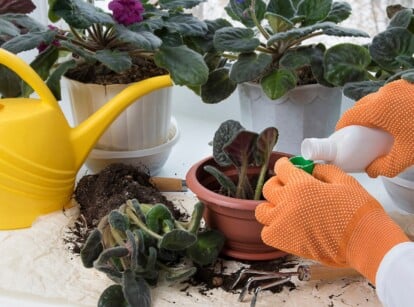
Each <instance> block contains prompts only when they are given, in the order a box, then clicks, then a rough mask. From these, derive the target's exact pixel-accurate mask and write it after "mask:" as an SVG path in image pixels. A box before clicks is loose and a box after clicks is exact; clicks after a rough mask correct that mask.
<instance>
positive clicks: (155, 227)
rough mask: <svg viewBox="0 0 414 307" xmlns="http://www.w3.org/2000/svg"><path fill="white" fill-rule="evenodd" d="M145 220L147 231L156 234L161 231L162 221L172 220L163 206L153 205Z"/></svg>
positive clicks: (169, 213) (168, 211) (169, 212)
mask: <svg viewBox="0 0 414 307" xmlns="http://www.w3.org/2000/svg"><path fill="white" fill-rule="evenodd" d="M145 218H146V220H147V226H148V228H149V229H151V230H152V231H154V232H156V233H160V232H161V230H162V222H163V221H164V220H172V219H173V217H172V214H171V211H170V210H169V209H168V208H167V206H165V205H164V204H156V205H154V206H153V207H152V208H151V210H150V211H148V213H147V214H146V216H145Z"/></svg>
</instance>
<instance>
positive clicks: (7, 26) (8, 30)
mask: <svg viewBox="0 0 414 307" xmlns="http://www.w3.org/2000/svg"><path fill="white" fill-rule="evenodd" d="M19 34H20V30H19V28H17V27H16V26H15V25H14V24H12V23H11V22H9V21H7V20H5V19H3V18H0V35H8V36H16V35H19Z"/></svg>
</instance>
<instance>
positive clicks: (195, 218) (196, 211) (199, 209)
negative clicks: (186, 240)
mask: <svg viewBox="0 0 414 307" xmlns="http://www.w3.org/2000/svg"><path fill="white" fill-rule="evenodd" d="M203 212H204V204H203V203H202V202H200V201H199V202H197V203H196V204H195V205H194V208H193V212H192V213H191V218H190V222H189V224H188V231H189V232H190V233H193V234H196V233H197V232H198V229H199V228H200V222H201V219H202V218H203Z"/></svg>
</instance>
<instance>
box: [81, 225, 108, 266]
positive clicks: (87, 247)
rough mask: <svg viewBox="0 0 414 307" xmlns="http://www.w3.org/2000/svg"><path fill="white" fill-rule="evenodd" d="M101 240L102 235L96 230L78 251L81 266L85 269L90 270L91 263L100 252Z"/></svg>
mask: <svg viewBox="0 0 414 307" xmlns="http://www.w3.org/2000/svg"><path fill="white" fill-rule="evenodd" d="M101 240H102V234H101V232H100V231H99V230H98V229H94V230H93V231H92V232H91V234H90V235H89V236H88V238H87V239H86V242H85V244H84V245H83V247H82V249H81V251H80V257H81V260H82V264H83V266H84V267H85V268H92V267H93V262H94V261H95V260H96V259H97V258H98V257H99V254H100V253H101V252H102V250H103V246H102V243H101Z"/></svg>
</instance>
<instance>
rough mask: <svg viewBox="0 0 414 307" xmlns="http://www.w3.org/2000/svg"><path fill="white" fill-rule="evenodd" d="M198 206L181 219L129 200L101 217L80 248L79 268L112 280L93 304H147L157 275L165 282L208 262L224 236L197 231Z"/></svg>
mask: <svg viewBox="0 0 414 307" xmlns="http://www.w3.org/2000/svg"><path fill="white" fill-rule="evenodd" d="M203 210H204V205H203V204H202V203H200V202H199V203H196V204H195V206H194V210H193V213H192V216H191V219H190V220H189V221H188V222H182V221H178V220H176V219H174V218H173V215H172V214H171V212H170V211H169V209H168V208H167V207H166V206H165V205H163V204H155V205H149V204H141V203H138V201H137V200H136V199H132V200H128V201H127V202H126V204H123V205H122V206H121V207H120V208H119V209H118V210H113V211H111V212H110V213H109V214H108V215H107V216H105V217H104V218H102V219H101V221H100V222H99V224H98V227H97V228H96V229H95V230H93V231H92V232H91V234H90V235H89V237H88V239H87V241H86V243H85V245H84V247H83V248H82V250H81V259H82V263H83V265H84V266H85V267H87V268H92V267H93V268H95V269H97V270H99V271H101V272H104V273H106V274H107V276H108V277H109V278H110V279H111V280H113V281H114V282H115V283H116V284H114V285H111V286H109V287H108V288H107V289H106V290H104V292H103V293H102V294H101V296H100V298H99V302H98V306H102V307H105V306H107V307H109V306H131V307H147V306H151V293H150V291H151V290H150V285H156V284H157V282H158V280H159V278H160V275H161V273H164V274H165V279H166V280H167V281H176V280H183V279H187V278H189V277H190V276H192V275H193V274H194V273H195V272H196V270H197V268H196V266H197V265H198V266H203V265H207V264H211V263H213V262H214V261H215V259H216V258H217V256H218V253H219V252H220V250H221V248H222V246H223V244H224V237H223V235H222V234H221V233H220V232H218V231H216V230H205V229H204V230H202V231H200V221H201V218H202V215H203ZM114 304H115V305H114Z"/></svg>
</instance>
